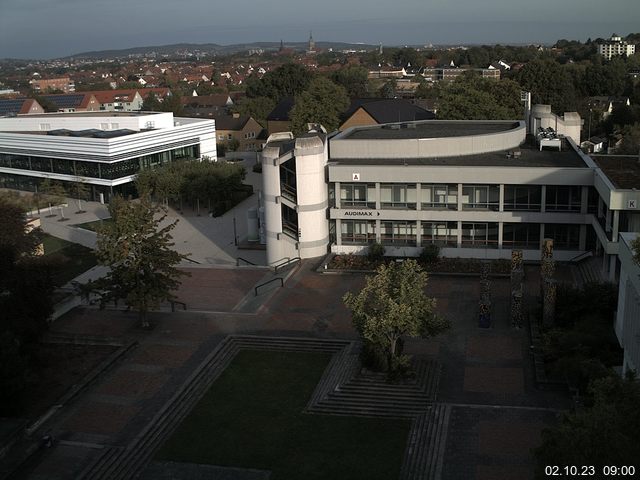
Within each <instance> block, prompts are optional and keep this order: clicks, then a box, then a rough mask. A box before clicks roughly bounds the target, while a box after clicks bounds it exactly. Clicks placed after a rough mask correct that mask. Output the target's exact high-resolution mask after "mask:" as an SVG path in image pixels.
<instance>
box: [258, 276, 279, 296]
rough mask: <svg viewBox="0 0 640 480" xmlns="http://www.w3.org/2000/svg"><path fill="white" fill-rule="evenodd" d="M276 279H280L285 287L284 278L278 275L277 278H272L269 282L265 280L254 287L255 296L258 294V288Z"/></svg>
mask: <svg viewBox="0 0 640 480" xmlns="http://www.w3.org/2000/svg"><path fill="white" fill-rule="evenodd" d="M276 280H280V287H284V280H283V279H282V277H276V278H272V279H271V280H269V281H268V282H264V283H261V284H260V285H257V286H256V287H255V288H254V289H253V292H254V293H255V296H256V297H257V296H258V289H259V288H260V287H264V286H265V285H269V284H270V283H272V282H275V281H276Z"/></svg>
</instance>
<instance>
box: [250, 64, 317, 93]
mask: <svg viewBox="0 0 640 480" xmlns="http://www.w3.org/2000/svg"><path fill="white" fill-rule="evenodd" d="M312 79H313V74H312V73H311V72H310V71H309V70H307V69H306V68H305V67H303V66H302V65H298V64H295V63H286V64H284V65H282V66H280V67H278V68H276V69H275V70H272V71H270V72H267V73H265V74H264V75H263V77H262V78H261V79H260V78H258V77H257V75H255V74H254V75H251V76H250V77H249V78H247V80H246V81H245V83H246V90H245V91H246V93H247V96H248V97H251V98H255V97H267V98H271V99H273V101H274V102H276V103H277V102H279V101H280V100H282V99H283V98H284V97H293V96H295V95H298V94H300V93H302V92H303V91H304V90H306V89H307V87H308V86H309V84H310V82H311V80H312Z"/></svg>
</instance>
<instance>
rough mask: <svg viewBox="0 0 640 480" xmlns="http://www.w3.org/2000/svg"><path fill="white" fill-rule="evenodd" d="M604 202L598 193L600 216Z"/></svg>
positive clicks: (599, 215)
mask: <svg viewBox="0 0 640 480" xmlns="http://www.w3.org/2000/svg"><path fill="white" fill-rule="evenodd" d="M603 204H604V202H603V201H602V197H600V194H598V218H600V217H602V205H603Z"/></svg>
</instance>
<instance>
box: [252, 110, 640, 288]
mask: <svg viewBox="0 0 640 480" xmlns="http://www.w3.org/2000/svg"><path fill="white" fill-rule="evenodd" d="M553 117H555V115H553V114H552V113H551V112H550V109H549V108H548V107H545V106H534V108H533V109H532V110H531V115H530V116H529V119H528V121H437V120H428V121H420V122H410V123H396V124H387V125H376V126H367V127H354V128H350V129H347V130H345V131H344V132H340V133H338V134H337V135H334V136H330V137H329V138H328V137H327V136H326V135H325V134H323V133H320V132H310V133H308V134H306V135H304V136H303V137H300V138H293V136H291V135H290V134H289V135H288V136H287V134H279V136H278V137H273V136H272V137H270V139H269V141H268V142H267V145H266V148H265V150H264V152H263V154H262V168H263V176H264V178H263V182H264V189H263V190H264V194H265V198H264V209H265V217H266V226H265V229H266V232H265V233H266V242H267V258H268V261H269V262H275V261H277V260H279V259H281V258H286V257H301V258H309V257H316V256H320V255H323V254H325V253H327V252H329V251H331V252H335V253H364V252H366V251H367V249H368V245H370V244H371V243H373V242H380V243H382V244H384V245H385V247H386V252H387V254H388V255H397V256H416V255H418V254H419V253H420V251H421V250H422V248H423V247H424V246H425V245H428V244H437V245H439V246H440V247H441V253H442V255H444V256H451V257H463V258H464V257H466V258H509V257H510V254H511V250H512V249H514V248H517V249H522V250H523V253H524V258H525V259H526V260H539V258H540V246H541V242H542V240H543V239H544V238H552V239H553V240H554V248H555V253H554V256H555V258H556V259H558V260H571V259H574V258H576V257H578V256H580V255H582V254H584V253H585V252H593V253H594V254H595V255H597V256H599V257H601V258H602V267H603V272H604V273H605V274H607V275H608V276H609V278H610V279H611V280H613V279H614V278H615V275H616V273H617V272H618V271H619V266H618V265H617V254H618V245H619V244H618V242H619V239H618V233H619V232H621V231H628V230H630V231H634V230H635V231H640V185H636V186H635V187H638V189H635V187H634V186H633V185H634V182H635V180H634V177H633V176H629V175H627V174H624V173H622V172H625V171H629V169H631V170H633V169H636V170H637V171H638V173H639V174H640V164H638V162H637V159H634V158H626V159H617V160H616V161H615V162H609V161H607V160H606V159H596V160H594V159H592V158H590V157H588V156H587V155H585V154H584V153H582V152H581V151H580V150H579V148H577V146H576V142H579V136H577V135H579V125H580V118H579V116H577V114H569V113H566V114H565V115H564V116H562V117H557V118H553ZM550 125H554V126H556V127H557V130H556V129H554V128H552V127H551V126H550ZM563 132H564V133H563ZM574 136H575V137H574ZM616 172H617V173H616ZM612 179H615V180H612Z"/></svg>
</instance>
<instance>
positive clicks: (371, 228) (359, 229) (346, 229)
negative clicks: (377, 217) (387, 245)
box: [340, 220, 376, 245]
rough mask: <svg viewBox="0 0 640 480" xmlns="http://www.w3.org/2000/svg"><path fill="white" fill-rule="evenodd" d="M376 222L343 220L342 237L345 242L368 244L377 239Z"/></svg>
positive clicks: (341, 225)
mask: <svg viewBox="0 0 640 480" xmlns="http://www.w3.org/2000/svg"><path fill="white" fill-rule="evenodd" d="M375 229H376V222H367V221H360V220H342V221H341V222H340V238H341V240H342V243H343V244H351V245H367V244H369V243H373V242H375V241H376V230H375Z"/></svg>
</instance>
